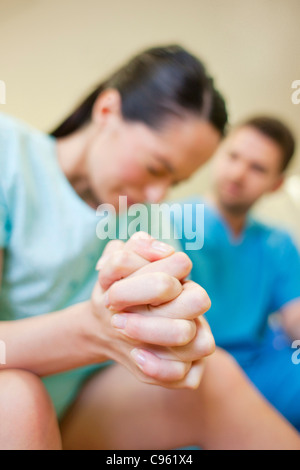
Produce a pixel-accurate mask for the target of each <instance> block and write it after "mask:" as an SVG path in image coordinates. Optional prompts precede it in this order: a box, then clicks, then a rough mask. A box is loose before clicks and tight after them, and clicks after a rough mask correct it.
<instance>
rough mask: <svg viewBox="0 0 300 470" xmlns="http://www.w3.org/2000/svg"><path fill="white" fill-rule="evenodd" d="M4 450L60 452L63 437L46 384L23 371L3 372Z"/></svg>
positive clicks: (0, 439)
mask: <svg viewBox="0 0 300 470" xmlns="http://www.w3.org/2000/svg"><path fill="white" fill-rule="evenodd" d="M0 403H1V407H0V422H1V428H0V448H1V449H59V448H60V447H61V444H60V434H59V428H58V423H57V420H56V416H55V412H54V409H53V405H52V403H51V400H50V398H49V396H48V394H47V392H46V389H45V388H44V385H43V383H42V381H41V380H40V379H39V378H38V377H37V376H35V375H34V374H32V373H30V372H27V371H22V370H4V371H1V372H0Z"/></svg>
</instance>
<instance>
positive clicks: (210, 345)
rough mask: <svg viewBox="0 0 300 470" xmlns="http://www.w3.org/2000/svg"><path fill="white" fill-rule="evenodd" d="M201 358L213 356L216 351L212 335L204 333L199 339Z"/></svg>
mask: <svg viewBox="0 0 300 470" xmlns="http://www.w3.org/2000/svg"><path fill="white" fill-rule="evenodd" d="M199 349H200V350H199V353H200V355H201V356H203V357H206V356H210V355H211V354H213V353H214V352H215V350H216V343H215V340H214V337H213V335H212V334H209V333H206V334H205V336H204V337H203V338H202V339H201V348H199Z"/></svg>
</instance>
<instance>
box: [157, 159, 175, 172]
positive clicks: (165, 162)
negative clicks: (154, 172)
mask: <svg viewBox="0 0 300 470" xmlns="http://www.w3.org/2000/svg"><path fill="white" fill-rule="evenodd" d="M156 159H157V160H158V161H159V162H160V163H162V165H163V166H164V167H165V168H166V170H168V172H169V173H172V174H174V173H175V168H174V167H173V165H171V163H169V162H167V161H166V160H165V159H164V158H161V157H156Z"/></svg>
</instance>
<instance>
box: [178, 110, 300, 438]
mask: <svg viewBox="0 0 300 470" xmlns="http://www.w3.org/2000/svg"><path fill="white" fill-rule="evenodd" d="M294 150H295V141H294V138H293V136H292V134H291V132H290V131H289V129H288V128H287V127H286V126H285V125H284V124H282V123H281V122H280V121H278V120H276V119H273V118H269V117H258V118H254V119H251V120H248V121H246V122H245V123H243V124H241V125H240V126H238V127H237V128H236V129H234V130H233V131H232V132H231V133H230V135H229V136H228V137H227V138H226V139H225V141H224V142H223V144H222V145H221V147H220V148H219V150H218V152H217V155H216V160H215V166H214V177H213V180H214V185H213V191H212V194H209V195H208V197H207V198H206V199H205V200H204V201H201V200H200V201H199V200H193V203H194V204H196V203H199V202H204V203H205V231H204V234H205V244H204V247H203V248H202V250H198V251H193V250H190V251H188V255H189V256H190V258H191V260H192V261H193V270H192V278H193V280H194V281H196V282H198V283H199V284H200V285H202V286H203V287H204V288H205V289H206V290H207V292H208V294H209V296H210V298H211V300H212V308H211V310H210V312H208V314H207V315H206V318H207V319H208V321H209V324H210V326H211V328H212V332H213V334H214V337H215V339H216V343H217V345H218V346H220V347H222V348H224V349H226V350H227V351H228V352H230V353H231V354H232V355H233V356H234V357H235V358H236V359H237V361H238V362H239V363H240V365H241V366H242V367H243V369H244V370H245V372H246V373H247V375H248V376H249V378H250V379H251V380H252V382H253V383H254V384H255V385H256V387H257V388H258V389H259V390H260V391H261V392H262V393H263V394H264V395H265V397H266V398H267V399H268V400H269V401H270V402H271V403H272V404H273V405H274V406H275V407H276V408H277V409H278V410H279V411H280V412H281V413H282V414H283V415H284V416H285V417H286V418H287V419H288V420H289V421H290V422H291V423H292V424H293V425H294V426H295V427H296V428H297V429H298V430H300V403H299V394H300V365H299V366H298V367H297V365H295V363H293V361H292V356H293V353H295V350H293V349H292V348H291V345H292V340H297V339H298V340H300V256H299V253H298V251H297V249H296V247H295V245H294V243H293V242H292V240H291V238H290V236H289V235H288V234H287V233H285V232H284V231H281V230H278V229H275V228H271V227H269V226H267V225H264V224H262V223H259V222H258V221H256V220H255V219H254V218H253V217H252V216H251V215H250V214H249V211H250V209H251V208H252V207H253V205H254V204H255V203H256V202H257V201H258V200H259V199H260V198H261V197H262V196H263V195H265V194H267V193H270V192H273V191H276V190H277V189H278V188H279V187H280V186H281V185H282V183H283V181H284V172H285V170H286V168H287V166H288V164H289V162H290V160H291V158H292V155H293V153H294ZM186 202H187V201H185V203H186ZM193 208H195V205H194V207H193ZM181 222H182V221H179V220H177V224H179V223H181ZM185 222H186V221H185ZM182 241H183V248H184V246H185V242H186V240H185V239H183V240H182ZM273 312H280V313H281V314H282V316H281V318H282V326H283V328H284V330H285V332H286V333H287V334H288V336H289V341H288V342H287V343H286V346H285V347H284V348H281V349H280V350H278V349H277V350H276V348H274V347H273V335H272V333H271V330H270V328H269V327H268V317H269V315H270V314H272V313H273ZM296 354H297V352H296ZM294 356H295V354H294ZM294 362H299V361H294Z"/></svg>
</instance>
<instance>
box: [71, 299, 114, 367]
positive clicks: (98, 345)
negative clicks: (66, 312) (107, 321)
mask: <svg viewBox="0 0 300 470" xmlns="http://www.w3.org/2000/svg"><path fill="white" fill-rule="evenodd" d="M100 314H101V313H99V312H97V313H96V312H95V306H94V305H93V302H92V301H91V300H88V301H86V302H82V303H80V304H78V310H77V322H76V324H77V332H76V335H77V338H78V344H79V345H80V346H79V347H80V350H81V352H82V353H83V356H84V360H85V362H86V363H87V364H95V363H98V362H105V361H108V360H110V357H109V353H108V348H107V347H106V345H108V343H109V340H108V339H105V333H104V331H103V330H104V325H102V323H101V322H100V321H99V319H98V317H97V316H98V315H100Z"/></svg>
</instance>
